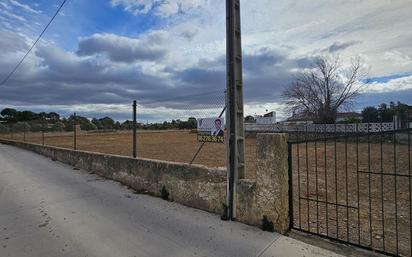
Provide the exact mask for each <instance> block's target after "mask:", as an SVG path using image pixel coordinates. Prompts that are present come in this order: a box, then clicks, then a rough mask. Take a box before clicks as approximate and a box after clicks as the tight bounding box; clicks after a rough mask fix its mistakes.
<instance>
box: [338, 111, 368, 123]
mask: <svg viewBox="0 0 412 257" xmlns="http://www.w3.org/2000/svg"><path fill="white" fill-rule="evenodd" d="M354 119H356V120H362V114H360V113H357V112H340V113H338V114H337V115H336V123H342V122H345V121H348V120H354Z"/></svg>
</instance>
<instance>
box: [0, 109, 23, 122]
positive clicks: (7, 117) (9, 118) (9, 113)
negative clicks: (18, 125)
mask: <svg viewBox="0 0 412 257" xmlns="http://www.w3.org/2000/svg"><path fill="white" fill-rule="evenodd" d="M18 113H19V112H18V111H17V110H16V109H12V108H4V109H3V110H2V111H1V112H0V115H1V116H2V119H3V120H4V121H5V122H17V121H18Z"/></svg>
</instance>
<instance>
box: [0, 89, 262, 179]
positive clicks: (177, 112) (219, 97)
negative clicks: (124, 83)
mask: <svg viewBox="0 0 412 257" xmlns="http://www.w3.org/2000/svg"><path fill="white" fill-rule="evenodd" d="M105 111H106V110H102V115H96V116H97V118H94V116H92V117H90V116H91V115H90V114H88V113H86V112H81V111H78V110H76V113H75V112H74V110H73V114H72V115H68V116H66V117H59V115H57V114H55V115H50V114H43V115H41V114H38V115H37V117H35V118H32V119H29V120H24V121H17V122H3V123H0V137H1V138H4V139H8V140H17V141H25V142H28V143H36V144H43V145H47V146H55V147H62V148H68V149H76V150H81V151H92V152H99V153H107V154H115V155H123V156H133V103H132V102H131V103H130V105H129V107H127V109H126V111H128V113H130V119H128V120H122V121H115V120H113V119H112V118H110V117H106V115H104V114H103V113H106V112H105ZM51 114H53V113H51ZM219 116H221V117H222V118H223V119H225V116H226V94H225V91H224V90H221V91H214V92H206V93H203V94H191V95H189V94H188V95H185V96H178V97H169V98H167V97H165V98H163V99H160V100H157V101H156V102H150V101H145V100H139V99H137V123H136V127H137V133H136V141H137V145H136V152H137V158H147V159H155V160H163V161H171V162H182V163H193V164H200V165H205V166H208V167H216V168H218V167H226V158H227V156H226V155H227V153H226V140H227V139H228V138H227V137H226V136H225V139H224V140H225V142H224V143H203V142H199V141H198V135H197V132H198V131H197V121H198V120H199V119H203V118H217V117H219ZM255 144H256V139H255V137H251V138H246V154H245V155H246V156H245V159H246V170H247V171H246V177H247V178H254V177H255V164H256V145H255Z"/></svg>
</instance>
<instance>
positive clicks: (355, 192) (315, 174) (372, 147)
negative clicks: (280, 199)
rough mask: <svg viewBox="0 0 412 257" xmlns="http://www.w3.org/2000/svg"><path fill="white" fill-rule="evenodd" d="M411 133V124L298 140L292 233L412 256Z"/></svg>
mask: <svg viewBox="0 0 412 257" xmlns="http://www.w3.org/2000/svg"><path fill="white" fill-rule="evenodd" d="M394 128H395V126H394ZM411 131H412V129H411V125H410V122H406V123H405V125H403V128H398V129H394V130H392V131H385V130H383V129H382V130H381V131H379V132H371V131H369V130H368V131H366V132H356V133H337V132H336V133H328V134H327V136H325V135H324V134H316V135H314V134H313V133H312V134H310V133H308V134H303V135H302V134H300V136H299V137H293V141H290V142H289V170H290V187H291V189H290V208H291V218H290V227H291V229H295V230H299V231H303V232H308V233H311V234H315V235H319V236H322V237H326V238H329V239H334V240H338V241H340V242H344V243H349V244H353V245H356V246H360V247H363V248H368V249H371V250H374V251H379V252H382V253H385V254H389V255H394V256H411V255H412V205H411V198H412V195H411V193H412V181H411V178H412V174H411ZM302 137H303V138H302Z"/></svg>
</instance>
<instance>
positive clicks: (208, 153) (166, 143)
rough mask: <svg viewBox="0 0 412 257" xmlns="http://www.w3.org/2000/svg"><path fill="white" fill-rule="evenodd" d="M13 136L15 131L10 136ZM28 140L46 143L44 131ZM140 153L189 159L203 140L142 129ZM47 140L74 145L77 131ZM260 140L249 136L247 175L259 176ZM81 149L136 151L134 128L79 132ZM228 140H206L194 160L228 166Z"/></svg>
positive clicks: (183, 133)
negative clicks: (117, 130) (257, 169)
mask: <svg viewBox="0 0 412 257" xmlns="http://www.w3.org/2000/svg"><path fill="white" fill-rule="evenodd" d="M7 137H8V138H11V135H8V136H7ZM13 138H14V139H16V140H23V134H14V135H13ZM26 141H27V142H33V143H42V135H41V133H27V134H26ZM137 142H138V145H137V155H138V156H139V157H142V158H149V159H155V160H166V161H174V162H183V163H189V162H190V161H191V160H192V158H193V156H194V154H195V153H196V151H197V149H198V148H199V146H200V145H201V143H199V142H197V134H196V133H190V131H160V132H159V131H138V133H137ZM45 144H46V145H51V146H58V147H64V148H72V147H73V133H67V132H64V133H47V134H46V136H45ZM255 145H256V140H255V139H254V138H248V139H246V156H245V158H246V170H247V171H246V177H247V178H249V179H253V178H255V165H256V158H255V157H256V146H255ZM77 149H79V150H85V151H93V152H100V153H108V154H117V155H126V156H130V155H131V154H132V133H131V131H119V132H110V133H99V134H98V133H85V132H82V133H81V134H79V135H78V136H77ZM225 151H226V150H225V145H224V144H214V143H206V144H205V146H204V147H203V149H202V151H201V152H200V153H199V155H198V156H197V158H196V160H195V162H194V164H202V165H205V166H208V167H225V166H226V153H225Z"/></svg>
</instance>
